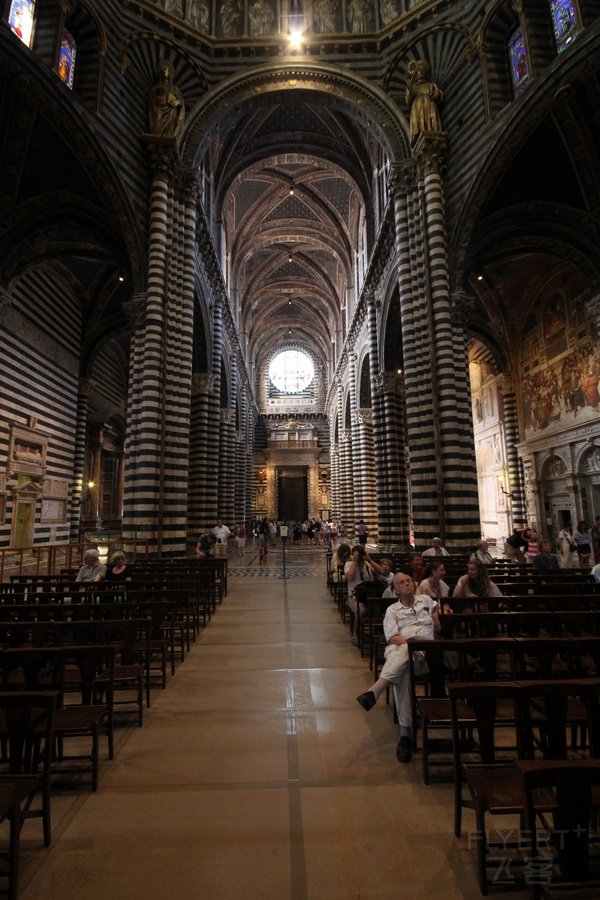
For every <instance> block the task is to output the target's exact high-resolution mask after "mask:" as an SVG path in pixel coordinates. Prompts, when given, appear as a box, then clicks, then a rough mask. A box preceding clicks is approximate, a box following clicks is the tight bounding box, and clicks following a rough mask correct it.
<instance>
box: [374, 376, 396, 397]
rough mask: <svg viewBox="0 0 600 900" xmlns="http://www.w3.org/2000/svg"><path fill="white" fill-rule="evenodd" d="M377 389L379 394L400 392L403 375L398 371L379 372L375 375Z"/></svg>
mask: <svg viewBox="0 0 600 900" xmlns="http://www.w3.org/2000/svg"><path fill="white" fill-rule="evenodd" d="M375 390H376V391H377V393H378V394H393V393H399V392H400V391H401V390H402V376H401V375H399V374H398V372H379V373H378V374H377V375H376V376H375Z"/></svg>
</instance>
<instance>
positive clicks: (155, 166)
mask: <svg viewBox="0 0 600 900" xmlns="http://www.w3.org/2000/svg"><path fill="white" fill-rule="evenodd" d="M142 137H143V139H144V141H145V142H146V147H147V148H148V155H149V157H150V165H151V166H152V172H153V174H154V175H155V177H158V178H162V179H163V180H164V181H169V182H170V181H171V180H172V178H173V173H174V172H176V171H177V169H178V168H179V151H178V149H177V141H176V139H175V138H172V137H159V136H157V135H155V134H144V135H142Z"/></svg>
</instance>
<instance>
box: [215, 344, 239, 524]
mask: <svg viewBox="0 0 600 900" xmlns="http://www.w3.org/2000/svg"><path fill="white" fill-rule="evenodd" d="M236 397H237V359H236V358H235V356H232V357H231V358H230V360H229V404H228V406H227V407H221V410H220V418H221V443H220V447H219V502H218V511H219V519H223V521H224V522H225V524H226V525H228V526H229V527H230V528H231V526H232V524H233V520H234V518H235V511H234V509H235V504H234V497H235V491H236V471H235V403H236Z"/></svg>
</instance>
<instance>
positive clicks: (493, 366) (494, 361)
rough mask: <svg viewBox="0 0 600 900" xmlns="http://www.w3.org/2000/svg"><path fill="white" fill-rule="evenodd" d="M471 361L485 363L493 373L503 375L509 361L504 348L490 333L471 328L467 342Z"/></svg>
mask: <svg viewBox="0 0 600 900" xmlns="http://www.w3.org/2000/svg"><path fill="white" fill-rule="evenodd" d="M467 352H468V358H469V362H470V363H472V362H474V363H484V364H486V365H488V366H489V368H490V370H491V372H492V374H493V375H501V374H502V373H503V372H506V370H507V368H508V361H507V360H506V357H505V355H504V353H503V351H502V348H501V347H500V346H499V345H498V344H497V343H496V342H495V341H494V340H493V338H492V337H491V336H490V335H489V334H484V333H483V331H475V330H471V332H470V334H469V340H468V344H467Z"/></svg>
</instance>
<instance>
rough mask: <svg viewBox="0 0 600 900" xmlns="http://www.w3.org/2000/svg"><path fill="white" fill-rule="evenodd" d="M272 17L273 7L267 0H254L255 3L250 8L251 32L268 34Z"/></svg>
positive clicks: (273, 17)
mask: <svg viewBox="0 0 600 900" xmlns="http://www.w3.org/2000/svg"><path fill="white" fill-rule="evenodd" d="M274 19H275V15H274V13H273V9H272V7H271V6H270V4H269V3H268V2H267V0H256V3H255V4H254V5H253V6H252V7H251V8H250V32H251V34H270V33H271V31H272V28H273V20H274Z"/></svg>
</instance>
